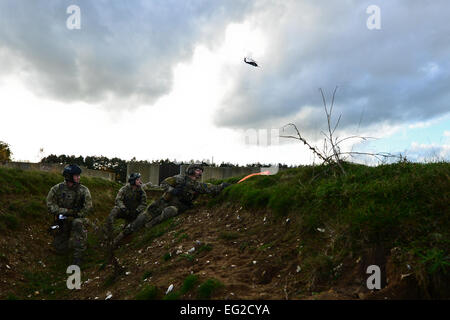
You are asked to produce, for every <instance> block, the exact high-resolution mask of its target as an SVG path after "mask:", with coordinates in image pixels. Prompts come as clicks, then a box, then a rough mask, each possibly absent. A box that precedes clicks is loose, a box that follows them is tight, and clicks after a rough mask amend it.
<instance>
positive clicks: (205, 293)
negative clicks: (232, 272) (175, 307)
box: [197, 279, 224, 300]
mask: <svg viewBox="0 0 450 320" xmlns="http://www.w3.org/2000/svg"><path fill="white" fill-rule="evenodd" d="M223 287H224V284H223V283H222V282H220V281H219V280H217V279H208V280H206V281H205V282H203V283H202V284H201V285H200V286H199V287H198V291H197V298H198V299H201V300H206V299H210V298H211V296H212V295H213V294H214V293H215V292H216V291H218V290H219V289H221V288H223Z"/></svg>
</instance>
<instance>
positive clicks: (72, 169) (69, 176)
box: [62, 164, 81, 182]
mask: <svg viewBox="0 0 450 320" xmlns="http://www.w3.org/2000/svg"><path fill="white" fill-rule="evenodd" d="M75 174H81V168H80V167H79V166H77V165H76V164H69V165H68V166H66V167H65V168H64V170H63V173H62V175H63V176H64V180H66V181H70V182H74V181H73V176H74V175H75Z"/></svg>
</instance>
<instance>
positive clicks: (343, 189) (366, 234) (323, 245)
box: [210, 162, 450, 298]
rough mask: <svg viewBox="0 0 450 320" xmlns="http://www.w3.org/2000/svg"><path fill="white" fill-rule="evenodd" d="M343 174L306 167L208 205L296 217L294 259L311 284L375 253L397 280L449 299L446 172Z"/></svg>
mask: <svg viewBox="0 0 450 320" xmlns="http://www.w3.org/2000/svg"><path fill="white" fill-rule="evenodd" d="M345 167H346V168H345V169H346V171H347V175H345V176H344V175H335V174H333V173H332V172H331V171H329V170H327V168H326V167H315V168H313V167H312V166H305V167H302V168H296V169H288V170H285V171H282V172H280V173H279V174H277V175H273V176H258V177H254V178H251V179H249V180H247V181H245V182H242V183H240V184H238V185H235V186H233V187H231V188H227V189H226V190H225V191H224V192H223V193H222V194H220V196H219V197H217V198H216V199H214V200H213V201H212V202H211V203H210V205H215V204H220V203H225V202H233V203H236V204H237V205H242V206H244V208H245V209H248V210H254V211H257V210H258V209H262V208H264V209H268V210H270V211H272V212H273V213H274V214H275V215H276V216H277V217H279V218H281V217H287V216H289V217H294V218H295V221H296V222H295V223H296V227H295V228H291V229H290V232H294V233H296V235H300V237H301V244H300V246H299V250H298V254H299V258H300V260H301V261H303V266H302V267H303V270H304V274H305V277H309V279H308V280H311V279H314V280H316V281H330V280H332V279H333V278H335V279H336V278H338V277H339V276H342V275H340V274H339V270H336V269H334V270H333V266H336V265H339V264H340V263H341V262H342V263H345V260H346V259H347V258H349V257H353V258H357V257H358V256H364V255H366V256H367V254H368V253H370V252H372V253H374V252H378V253H381V254H382V255H384V256H385V257H389V256H391V258H392V259H393V262H394V264H395V265H397V266H398V268H399V270H398V271H399V272H401V273H405V274H407V273H408V272H411V270H412V272H413V273H414V275H415V277H416V279H417V281H418V283H419V286H420V288H421V290H422V295H423V296H424V297H444V296H445V297H447V298H448V297H449V294H450V293H449V292H448V286H447V284H448V280H449V276H450V252H449V248H450V164H449V163H442V162H441V163H429V164H417V163H397V164H391V165H382V166H378V167H367V166H363V165H355V164H348V163H347V164H345ZM229 181H231V182H235V181H237V179H229ZM288 238H289V235H286V239H288ZM385 262H386V261H384V263H385ZM405 266H409V268H408V269H404V268H405ZM410 269H411V270H410Z"/></svg>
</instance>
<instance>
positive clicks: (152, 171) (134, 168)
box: [127, 162, 159, 185]
mask: <svg viewBox="0 0 450 320" xmlns="http://www.w3.org/2000/svg"><path fill="white" fill-rule="evenodd" d="M133 172H139V173H140V174H141V180H142V182H144V183H147V182H151V183H152V184H154V185H159V165H157V164H145V163H138V162H128V163H127V179H128V177H129V176H130V174H131V173H133Z"/></svg>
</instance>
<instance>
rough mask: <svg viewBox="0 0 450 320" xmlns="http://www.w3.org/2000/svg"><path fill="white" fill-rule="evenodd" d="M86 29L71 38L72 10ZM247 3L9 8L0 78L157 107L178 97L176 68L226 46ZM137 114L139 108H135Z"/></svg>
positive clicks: (73, 97) (8, 4)
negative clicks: (202, 51) (201, 47)
mask: <svg viewBox="0 0 450 320" xmlns="http://www.w3.org/2000/svg"><path fill="white" fill-rule="evenodd" d="M72 4H75V5H78V6H79V7H80V9H81V29H80V30H69V29H67V28H66V20H67V18H68V17H69V14H67V13H66V9H67V7H68V6H69V5H72ZM250 5H251V4H250V3H248V2H247V1H241V0H236V1H209V0H183V1H174V0H165V1H58V2H56V1H44V0H41V1H15V0H14V1H12V0H11V1H9V0H7V1H1V2H0V57H1V58H2V61H0V77H4V76H6V75H8V74H11V73H16V74H20V75H21V78H22V80H25V81H26V84H27V86H28V88H30V89H32V90H33V91H34V92H35V93H37V94H40V95H42V96H46V97H51V98H53V99H57V100H61V101H66V102H74V101H85V102H93V103H96V102H101V101H102V100H104V99H108V98H111V99H112V100H114V99H119V100H121V101H126V100H127V99H130V100H132V101H139V102H141V103H151V102H153V101H155V99H157V98H158V97H160V96H161V95H163V94H165V93H168V92H170V90H171V84H172V67H173V66H174V65H176V64H177V63H179V62H182V61H186V60H188V59H189V58H190V57H191V56H192V52H193V48H194V47H195V45H196V44H197V43H204V44H205V43H206V44H209V45H213V44H214V43H215V42H217V41H220V39H221V37H222V35H223V31H224V30H225V26H226V25H227V24H228V23H230V22H233V21H240V20H241V19H242V18H243V16H244V13H245V12H246V11H247V8H248V7H249V6H250ZM130 107H131V106H130Z"/></svg>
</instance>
